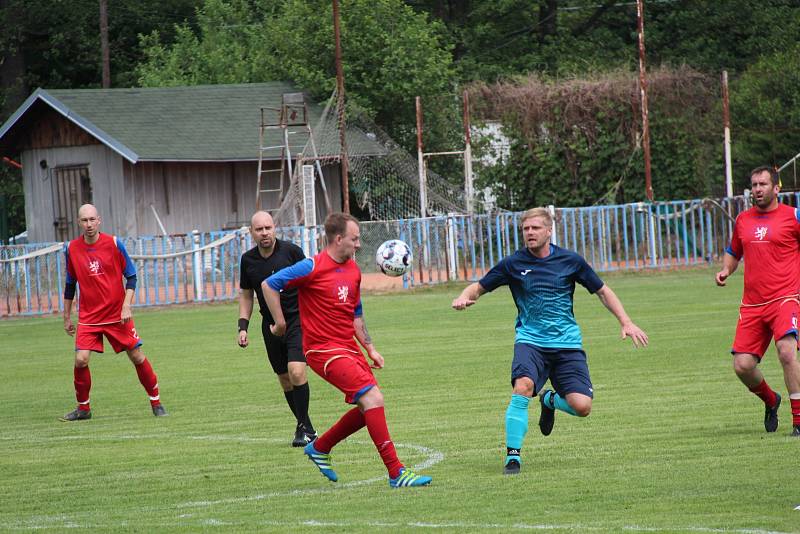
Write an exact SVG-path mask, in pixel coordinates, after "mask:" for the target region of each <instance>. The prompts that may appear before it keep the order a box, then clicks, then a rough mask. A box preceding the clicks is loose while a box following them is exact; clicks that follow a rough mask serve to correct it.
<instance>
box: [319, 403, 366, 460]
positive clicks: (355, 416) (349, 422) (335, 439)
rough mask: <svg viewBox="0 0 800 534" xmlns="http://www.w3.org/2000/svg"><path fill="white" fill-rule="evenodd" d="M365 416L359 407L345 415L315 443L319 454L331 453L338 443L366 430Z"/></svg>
mask: <svg viewBox="0 0 800 534" xmlns="http://www.w3.org/2000/svg"><path fill="white" fill-rule="evenodd" d="M364 424H365V423H364V415H363V414H362V413H361V410H359V409H358V408H357V407H356V408H353V409H352V410H350V411H348V412H347V413H345V414H344V415H343V416H342V417H340V418H339V420H338V421H336V422H335V423H334V424H333V426H332V427H330V428H329V429H328V430H327V431H326V432H325V433H324V434H322V435H321V436H320V437H318V438H317V440H316V441H315V442H314V448H315V449H317V450H318V451H319V452H325V453H327V452H331V449H332V448H334V447H335V446H336V444H337V443H339V442H340V441H342V440H343V439H345V438H346V437H347V436H350V435H352V434H355V433H356V432H358V431H359V430H361V429H362V428H364Z"/></svg>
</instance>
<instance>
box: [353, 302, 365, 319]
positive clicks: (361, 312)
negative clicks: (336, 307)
mask: <svg viewBox="0 0 800 534" xmlns="http://www.w3.org/2000/svg"><path fill="white" fill-rule="evenodd" d="M362 315H364V307H363V306H362V305H361V300H359V301H358V304H356V309H355V310H354V311H353V317H361V316H362Z"/></svg>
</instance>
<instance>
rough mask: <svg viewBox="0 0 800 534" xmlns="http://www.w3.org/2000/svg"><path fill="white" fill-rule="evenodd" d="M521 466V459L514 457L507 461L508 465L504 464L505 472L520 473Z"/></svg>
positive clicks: (508, 473)
mask: <svg viewBox="0 0 800 534" xmlns="http://www.w3.org/2000/svg"><path fill="white" fill-rule="evenodd" d="M520 467H521V466H520V465H519V460H517V459H514V458H512V459H510V460H508V461H507V462H506V465H504V466H503V474H504V475H518V474H519V470H520Z"/></svg>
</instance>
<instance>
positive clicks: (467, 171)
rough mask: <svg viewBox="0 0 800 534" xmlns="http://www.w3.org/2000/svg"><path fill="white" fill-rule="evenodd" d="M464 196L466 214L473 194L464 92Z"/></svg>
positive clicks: (469, 212) (465, 96) (468, 129)
mask: <svg viewBox="0 0 800 534" xmlns="http://www.w3.org/2000/svg"><path fill="white" fill-rule="evenodd" d="M464 195H465V196H466V197H467V198H466V201H467V202H466V205H467V214H469V215H472V212H473V211H474V209H475V207H474V204H473V202H474V198H475V192H474V191H473V184H472V132H470V120H469V93H468V92H467V90H466V89H465V90H464Z"/></svg>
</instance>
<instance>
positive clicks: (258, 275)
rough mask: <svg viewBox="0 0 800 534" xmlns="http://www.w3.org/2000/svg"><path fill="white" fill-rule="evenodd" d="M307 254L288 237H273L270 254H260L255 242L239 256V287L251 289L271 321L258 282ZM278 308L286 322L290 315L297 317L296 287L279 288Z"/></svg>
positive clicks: (262, 312)
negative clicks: (266, 255) (273, 243)
mask: <svg viewBox="0 0 800 534" xmlns="http://www.w3.org/2000/svg"><path fill="white" fill-rule="evenodd" d="M305 257H306V256H305V254H303V249H301V248H300V247H298V246H297V245H295V244H294V243H290V242H289V241H282V240H280V239H276V240H275V249H274V250H273V251H272V255H271V256H270V257H269V258H263V257H262V256H261V254H259V252H258V246H255V247H253V248H251V249H250V250H248V251H247V252H245V253H244V254H242V259H241V261H240V264H239V287H240V288H242V289H252V290H254V291H255V293H256V296H257V297H258V307H259V309H260V310H261V315H262V316H263V317H264V319H266V320H267V321H269V323H270V324H272V323H274V321H273V320H272V315H271V314H270V313H269V308H267V303H266V301H265V300H264V294H263V292H262V291H261V282H263V281H264V280H265V279H266V278H267V277H268V276H270V275H271V274H273V273H276V272H278V271H280V270H281V269H283V268H284V267H288V266H289V265H294V264H295V263H297V262H298V261H300V260H302V259H304V258H305ZM281 308H282V309H283V315H284V317H285V319H286V320H287V322H288V321H289V319H291V318H294V317H296V316H297V315H298V314H299V313H300V310H299V309H298V306H297V289H296V288H291V289H286V290H284V291H282V292H281Z"/></svg>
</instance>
